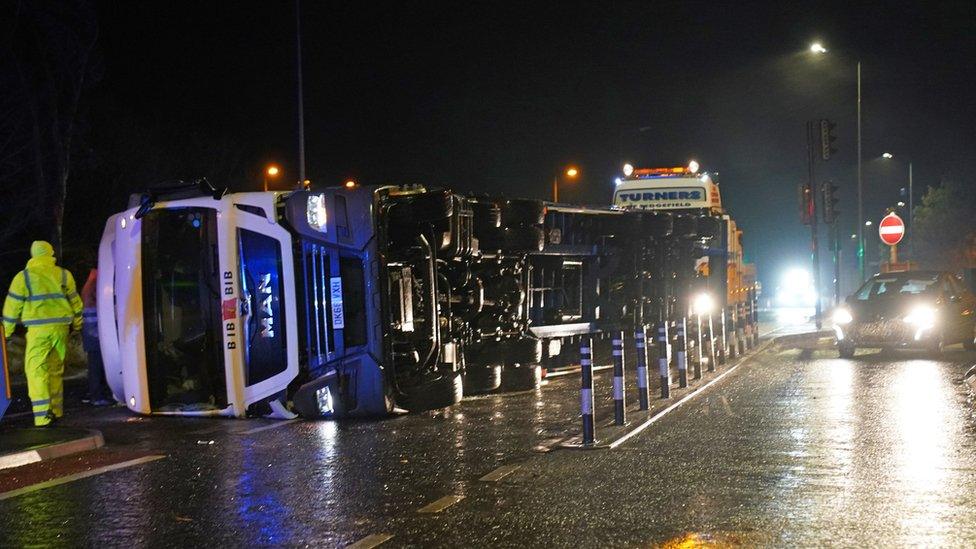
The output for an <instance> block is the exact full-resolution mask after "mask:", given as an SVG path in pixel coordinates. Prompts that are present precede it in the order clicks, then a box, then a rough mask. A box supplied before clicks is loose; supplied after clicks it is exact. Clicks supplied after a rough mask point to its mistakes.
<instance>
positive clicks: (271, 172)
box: [264, 164, 281, 191]
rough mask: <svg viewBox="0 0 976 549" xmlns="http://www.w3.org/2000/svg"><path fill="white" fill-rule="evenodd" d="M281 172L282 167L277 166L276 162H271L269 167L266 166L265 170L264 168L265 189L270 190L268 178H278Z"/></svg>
mask: <svg viewBox="0 0 976 549" xmlns="http://www.w3.org/2000/svg"><path fill="white" fill-rule="evenodd" d="M279 173H281V169H279V168H278V166H275V165H274V164H271V165H270V166H268V167H267V168H265V170H264V190H265V191H267V190H268V179H269V178H270V179H276V178H277V177H278V174H279Z"/></svg>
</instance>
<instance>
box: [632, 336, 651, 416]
mask: <svg viewBox="0 0 976 549" xmlns="http://www.w3.org/2000/svg"><path fill="white" fill-rule="evenodd" d="M646 337H647V333H646V332H645V327H644V326H641V327H640V328H637V329H636V330H634V346H635V347H636V348H637V355H636V356H637V404H638V405H639V407H640V409H641V410H647V409H649V408H650V407H651V406H650V395H649V394H648V393H647V342H646Z"/></svg>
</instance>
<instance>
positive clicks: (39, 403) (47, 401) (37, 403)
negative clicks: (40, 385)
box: [31, 398, 51, 406]
mask: <svg viewBox="0 0 976 549" xmlns="http://www.w3.org/2000/svg"><path fill="white" fill-rule="evenodd" d="M50 403H51V399H49V398H46V399H44V400H32V401H31V405H32V406H44V405H45V404H50Z"/></svg>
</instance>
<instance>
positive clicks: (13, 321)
mask: <svg viewBox="0 0 976 549" xmlns="http://www.w3.org/2000/svg"><path fill="white" fill-rule="evenodd" d="M3 321H4V322H9V323H11V324H17V319H16V318H10V317H9V316H5V317H3Z"/></svg>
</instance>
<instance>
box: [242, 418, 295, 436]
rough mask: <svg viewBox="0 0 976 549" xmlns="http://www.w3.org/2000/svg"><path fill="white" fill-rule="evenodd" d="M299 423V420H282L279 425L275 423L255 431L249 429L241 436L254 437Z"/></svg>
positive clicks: (254, 429)
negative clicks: (263, 432) (254, 435)
mask: <svg viewBox="0 0 976 549" xmlns="http://www.w3.org/2000/svg"><path fill="white" fill-rule="evenodd" d="M297 421H298V420H297V419H284V420H281V421H279V422H277V423H273V424H271V425H262V426H261V427H255V428H253V429H248V430H247V431H241V432H240V433H239V434H241V435H253V434H254V433H260V432H261V431H270V430H271V429H277V428H278V427H284V426H286V425H291V424H292V423H295V422H297Z"/></svg>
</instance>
